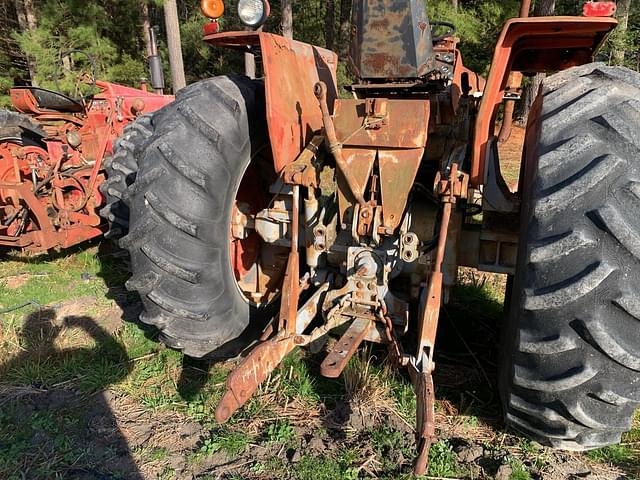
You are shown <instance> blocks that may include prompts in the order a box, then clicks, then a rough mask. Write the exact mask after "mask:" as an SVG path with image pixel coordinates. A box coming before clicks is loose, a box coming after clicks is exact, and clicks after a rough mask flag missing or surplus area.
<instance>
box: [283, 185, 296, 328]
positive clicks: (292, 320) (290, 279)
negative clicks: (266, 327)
mask: <svg viewBox="0 0 640 480" xmlns="http://www.w3.org/2000/svg"><path fill="white" fill-rule="evenodd" d="M299 190H300V187H299V186H298V185H294V186H293V208H292V218H291V251H290V252H289V260H288V261H287V270H286V272H285V274H284V281H283V283H282V301H281V303H280V321H279V330H283V331H285V332H286V333H287V335H295V333H296V317H297V315H298V301H299V300H300V254H299V253H298V231H299V229H300V205H299V204H300V199H299Z"/></svg>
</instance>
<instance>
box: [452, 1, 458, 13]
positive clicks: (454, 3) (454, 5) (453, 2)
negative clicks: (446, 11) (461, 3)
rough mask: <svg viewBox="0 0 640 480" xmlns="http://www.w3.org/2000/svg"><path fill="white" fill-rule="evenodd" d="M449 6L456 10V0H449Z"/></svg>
mask: <svg viewBox="0 0 640 480" xmlns="http://www.w3.org/2000/svg"><path fill="white" fill-rule="evenodd" d="M451 7H452V8H453V10H454V11H456V12H457V11H458V0H451Z"/></svg>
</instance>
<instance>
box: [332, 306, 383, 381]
mask: <svg viewBox="0 0 640 480" xmlns="http://www.w3.org/2000/svg"><path fill="white" fill-rule="evenodd" d="M372 326H373V322H372V321H371V320H368V319H365V318H356V319H354V320H353V322H352V323H351V325H349V328H348V329H347V331H346V332H345V333H344V335H342V337H341V338H340V340H339V341H338V343H336V345H335V347H334V348H333V350H331V352H330V353H329V355H327V356H326V358H325V359H324V361H323V362H322V365H320V374H321V375H322V376H324V377H328V378H337V377H339V376H340V374H341V373H342V371H343V370H344V367H346V366H347V363H349V360H350V359H351V357H353V354H354V353H356V351H357V350H358V347H359V346H360V344H361V343H362V342H363V341H364V339H365V337H366V336H367V333H369V330H370V329H371V327H372Z"/></svg>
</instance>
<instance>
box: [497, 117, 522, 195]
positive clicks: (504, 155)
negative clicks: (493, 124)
mask: <svg viewBox="0 0 640 480" xmlns="http://www.w3.org/2000/svg"><path fill="white" fill-rule="evenodd" d="M497 131H499V128H498V130H497ZM524 140H525V128H524V127H522V126H519V125H513V128H512V130H511V136H510V137H509V140H507V141H506V142H505V143H500V142H498V152H499V154H500V168H501V169H502V175H503V176H504V179H505V181H506V182H507V185H508V186H509V189H510V190H511V191H512V192H513V191H516V190H517V188H518V179H519V176H520V162H521V160H522V148H523V145H524Z"/></svg>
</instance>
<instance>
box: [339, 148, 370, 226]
mask: <svg viewBox="0 0 640 480" xmlns="http://www.w3.org/2000/svg"><path fill="white" fill-rule="evenodd" d="M376 153H377V152H376V150H374V149H368V148H349V147H345V148H343V149H342V156H343V158H344V164H345V167H346V168H347V169H348V170H349V171H350V172H351V173H352V174H351V178H352V180H353V181H354V182H355V183H356V185H357V186H358V188H359V189H361V190H362V191H364V190H365V189H366V188H367V183H368V182H369V178H370V177H371V172H372V171H373V164H374V163H375V160H376ZM336 177H337V183H338V206H339V209H340V218H345V215H346V213H347V211H348V209H349V208H350V207H351V206H352V205H354V204H355V203H356V200H355V198H354V197H353V195H351V191H350V190H349V186H348V185H347V182H346V180H345V178H344V175H343V174H342V171H338V172H336Z"/></svg>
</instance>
